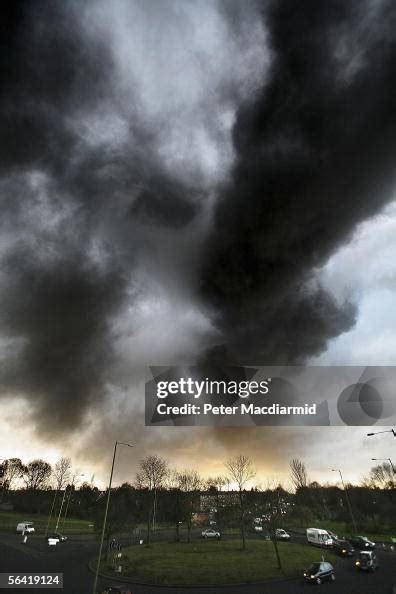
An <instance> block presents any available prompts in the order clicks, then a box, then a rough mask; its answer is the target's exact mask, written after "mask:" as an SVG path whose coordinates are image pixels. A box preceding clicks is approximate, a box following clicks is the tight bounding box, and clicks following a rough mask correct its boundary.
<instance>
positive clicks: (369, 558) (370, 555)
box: [355, 551, 379, 572]
mask: <svg viewBox="0 0 396 594" xmlns="http://www.w3.org/2000/svg"><path fill="white" fill-rule="evenodd" d="M355 566H356V567H357V569H362V570H363V571H372V572H374V571H375V570H376V569H378V567H379V564H378V557H377V555H376V554H375V553H374V551H360V553H359V556H358V558H357V559H356V561H355Z"/></svg>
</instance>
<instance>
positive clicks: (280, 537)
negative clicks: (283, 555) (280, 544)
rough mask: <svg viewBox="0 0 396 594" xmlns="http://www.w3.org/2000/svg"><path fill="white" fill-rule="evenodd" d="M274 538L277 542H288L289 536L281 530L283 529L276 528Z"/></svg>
mask: <svg viewBox="0 0 396 594" xmlns="http://www.w3.org/2000/svg"><path fill="white" fill-rule="evenodd" d="M275 538H277V539H278V540H290V534H288V533H287V532H286V530H283V528H277V529H276V530H275Z"/></svg>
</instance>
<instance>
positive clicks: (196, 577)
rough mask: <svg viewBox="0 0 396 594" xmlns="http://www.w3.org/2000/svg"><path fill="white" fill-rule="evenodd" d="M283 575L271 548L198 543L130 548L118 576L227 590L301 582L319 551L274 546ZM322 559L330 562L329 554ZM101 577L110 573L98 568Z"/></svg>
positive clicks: (249, 543) (261, 544)
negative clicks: (269, 582) (280, 581)
mask: <svg viewBox="0 0 396 594" xmlns="http://www.w3.org/2000/svg"><path fill="white" fill-rule="evenodd" d="M279 552H280V556H281V560H282V565H283V570H282V571H280V570H279V569H278V568H277V562H276V556H275V551H274V546H273V544H272V543H271V542H268V541H266V542H262V541H258V540H249V541H247V549H246V550H245V551H243V550H242V548H241V543H240V542H239V541H219V542H218V541H216V542H213V541H202V542H200V541H199V542H192V543H190V544H187V543H156V544H152V545H150V547H145V546H139V545H135V546H132V547H128V548H127V549H124V551H123V555H122V566H123V571H122V575H123V578H124V579H130V580H131V581H132V582H133V581H136V582H142V583H150V584H161V585H220V584H223V585H227V584H237V583H250V582H260V581H263V580H268V579H274V578H287V577H296V576H301V575H302V573H303V571H304V569H306V568H307V567H308V566H309V565H310V563H312V562H313V561H320V559H321V555H322V551H320V550H318V549H315V548H311V547H308V546H304V545H299V544H294V543H279ZM326 559H328V560H329V561H331V562H334V560H335V558H334V556H333V555H332V554H331V553H326ZM101 569H102V571H103V572H106V571H108V572H109V571H110V572H111V568H110V567H108V566H106V565H105V564H103V566H102V568H101Z"/></svg>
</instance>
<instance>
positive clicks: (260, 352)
mask: <svg viewBox="0 0 396 594" xmlns="http://www.w3.org/2000/svg"><path fill="white" fill-rule="evenodd" d="M263 6H267V7H268V4H267V3H263ZM262 16H263V18H264V19H265V22H266V25H267V27H268V31H269V45H270V49H271V68H270V77H269V82H268V83H266V84H264V85H263V87H262V90H261V91H260V92H259V93H258V95H257V96H253V97H252V99H251V101H250V102H249V104H247V105H243V106H241V107H240V109H239V111H238V113H237V118H236V122H235V126H234V130H233V142H234V149H235V155H236V161H235V165H234V167H233V169H232V172H231V176H230V179H229V180H228V181H227V182H226V184H225V187H224V189H223V191H222V193H221V196H220V199H219V201H218V204H217V207H216V210H215V222H214V229H213V236H212V239H211V241H210V243H209V245H208V247H207V251H206V259H205V264H204V270H203V282H202V293H203V295H204V297H205V298H206V299H207V300H208V301H209V302H210V303H211V304H212V305H213V307H214V310H215V312H217V324H218V326H219V328H221V330H222V334H223V337H224V343H225V346H224V349H223V351H221V350H220V354H219V349H217V352H216V357H217V358H218V357H224V358H225V359H226V360H232V359H233V358H234V360H235V359H238V360H239V361H243V362H256V363H257V362H261V363H266V362H267V363H274V362H281V363H282V362H283V363H285V362H297V361H303V360H304V359H306V358H307V357H308V356H310V355H314V354H317V353H319V352H320V351H322V350H323V349H324V348H325V347H326V343H327V341H328V340H329V339H330V338H332V337H335V336H337V335H339V334H340V333H342V332H344V331H346V330H347V329H348V328H350V327H351V325H352V324H353V322H354V308H353V307H352V306H351V305H349V304H338V303H336V301H335V300H334V299H333V297H332V296H331V295H330V294H328V293H326V291H325V290H324V289H323V288H322V287H321V286H320V285H319V284H318V282H317V281H315V270H316V269H317V268H318V267H320V266H321V265H323V264H324V263H325V262H326V259H327V258H328V257H329V256H330V255H331V254H332V253H333V252H334V251H335V250H336V248H337V247H339V246H340V245H341V243H342V242H345V241H346V240H348V238H349V237H350V235H351V233H352V232H353V231H354V230H355V228H356V225H357V224H358V223H359V222H360V221H362V220H363V219H365V218H368V217H370V216H371V215H373V214H374V213H376V212H378V211H379V209H380V208H381V207H382V206H383V205H384V204H385V203H386V201H387V200H389V199H390V198H391V191H392V189H393V188H394V182H395V154H396V110H395V97H396V6H395V4H394V3H392V2H382V3H378V4H377V5H376V6H375V7H374V6H373V4H372V3H370V2H369V3H364V2H362V3H361V2H353V1H348V0H347V1H345V0H308V1H307V2H303V3H302V2H300V1H299V0H284V1H282V0H274V2H272V3H270V5H269V8H266V9H265V10H263V12H262ZM356 265H357V266H364V262H357V263H356Z"/></svg>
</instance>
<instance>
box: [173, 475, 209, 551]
mask: <svg viewBox="0 0 396 594" xmlns="http://www.w3.org/2000/svg"><path fill="white" fill-rule="evenodd" d="M177 481H178V487H179V489H180V491H182V492H183V493H184V500H185V504H186V508H187V514H186V520H187V542H191V526H192V518H193V514H194V503H195V501H196V497H197V493H199V492H200V489H201V486H202V482H203V481H202V479H201V477H200V476H199V474H198V472H197V471H196V470H183V471H182V472H179V473H178V474H177Z"/></svg>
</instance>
